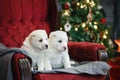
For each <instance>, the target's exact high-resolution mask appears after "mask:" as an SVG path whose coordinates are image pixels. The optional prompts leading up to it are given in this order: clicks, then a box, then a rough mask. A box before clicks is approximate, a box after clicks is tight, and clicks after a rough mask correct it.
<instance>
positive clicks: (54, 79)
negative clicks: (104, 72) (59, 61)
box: [33, 73, 106, 80]
mask: <svg viewBox="0 0 120 80" xmlns="http://www.w3.org/2000/svg"><path fill="white" fill-rule="evenodd" d="M105 79H106V77H105V76H100V75H96V76H92V75H88V74H80V75H76V74H65V73H62V74H61V73H60V74H59V73H58V74H40V73H38V74H35V75H33V80H105Z"/></svg>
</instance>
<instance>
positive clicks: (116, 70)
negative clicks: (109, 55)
mask: <svg viewBox="0 0 120 80" xmlns="http://www.w3.org/2000/svg"><path fill="white" fill-rule="evenodd" d="M108 63H109V65H111V67H112V68H111V69H110V80H120V57H117V58H115V62H113V61H109V62H108Z"/></svg>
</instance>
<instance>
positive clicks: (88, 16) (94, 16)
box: [60, 0, 113, 53]
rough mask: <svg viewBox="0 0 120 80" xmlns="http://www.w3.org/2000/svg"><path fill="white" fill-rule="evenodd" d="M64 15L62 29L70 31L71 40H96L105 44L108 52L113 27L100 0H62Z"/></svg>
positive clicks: (110, 47)
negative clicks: (107, 21) (108, 22)
mask: <svg viewBox="0 0 120 80" xmlns="http://www.w3.org/2000/svg"><path fill="white" fill-rule="evenodd" d="M61 4H62V15H61V16H62V17H61V24H62V25H61V27H60V30H64V31H66V32H67V33H68V37H69V40H70V41H77V42H83V41H85V42H96V43H100V44H102V45H104V46H105V47H106V48H107V50H108V52H109V51H110V50H111V49H112V47H113V46H111V44H109V40H110V29H111V27H110V26H108V25H107V24H106V16H105V13H104V10H103V8H102V6H101V5H100V4H99V0H61ZM109 53H110V52H109Z"/></svg>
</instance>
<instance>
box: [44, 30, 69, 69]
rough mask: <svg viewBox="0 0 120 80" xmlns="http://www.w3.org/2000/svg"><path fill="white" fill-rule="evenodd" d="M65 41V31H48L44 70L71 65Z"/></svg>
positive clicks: (66, 38)
mask: <svg viewBox="0 0 120 80" xmlns="http://www.w3.org/2000/svg"><path fill="white" fill-rule="evenodd" d="M67 42H68V37H67V34H66V32H64V31H54V32H51V33H50V36H49V39H48V51H47V53H45V70H52V69H53V68H62V67H64V68H69V67H71V65H70V58H69V55H68V46H67Z"/></svg>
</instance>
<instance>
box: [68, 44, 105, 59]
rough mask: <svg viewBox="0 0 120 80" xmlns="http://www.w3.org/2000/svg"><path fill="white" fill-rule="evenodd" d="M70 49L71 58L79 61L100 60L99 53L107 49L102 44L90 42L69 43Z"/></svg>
mask: <svg viewBox="0 0 120 80" xmlns="http://www.w3.org/2000/svg"><path fill="white" fill-rule="evenodd" d="M68 47H69V54H70V57H71V58H73V59H75V60H77V61H96V60H99V59H98V55H97V51H98V50H100V49H105V47H104V46H103V45H101V44H98V43H90V42H69V43H68Z"/></svg>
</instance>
